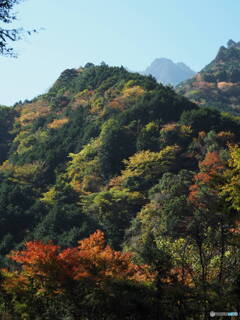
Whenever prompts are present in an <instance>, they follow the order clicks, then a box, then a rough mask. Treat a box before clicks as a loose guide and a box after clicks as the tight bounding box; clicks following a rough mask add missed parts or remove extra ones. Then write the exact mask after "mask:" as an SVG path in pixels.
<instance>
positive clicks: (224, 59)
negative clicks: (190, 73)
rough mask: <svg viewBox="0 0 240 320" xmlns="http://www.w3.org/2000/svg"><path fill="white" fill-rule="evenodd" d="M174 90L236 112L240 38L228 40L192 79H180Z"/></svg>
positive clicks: (201, 102) (239, 87)
mask: <svg viewBox="0 0 240 320" xmlns="http://www.w3.org/2000/svg"><path fill="white" fill-rule="evenodd" d="M177 92H178V93H180V94H184V95H185V96H186V97H187V98H189V99H190V100H192V101H193V102H195V103H197V104H199V105H201V106H211V107H216V108H218V109H219V110H222V111H228V112H231V113H234V114H239V111H240V103H239V98H240V42H237V43H236V42H234V41H233V40H229V41H228V44H227V47H224V46H222V47H221V48H220V49H219V52H218V54H217V56H216V58H215V59H214V60H213V61H212V62H211V63H210V64H208V65H207V66H206V67H205V68H203V69H202V70H201V71H200V72H199V73H197V74H196V75H195V76H194V77H193V78H192V79H190V80H187V81H186V82H183V83H181V84H180V85H179V86H178V87H177Z"/></svg>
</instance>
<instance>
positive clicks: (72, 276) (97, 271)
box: [3, 230, 155, 294]
mask: <svg viewBox="0 0 240 320" xmlns="http://www.w3.org/2000/svg"><path fill="white" fill-rule="evenodd" d="M9 257H10V258H11V259H12V260H13V261H15V262H17V263H20V264H21V265H22V268H21V270H20V271H14V272H7V271H6V270H3V274H4V275H5V280H4V282H3V288H4V289H5V290H6V291H7V292H13V291H14V290H19V286H20V284H21V283H22V287H21V286H20V287H21V290H28V289H29V286H28V285H29V283H30V282H31V281H33V282H34V283H35V285H34V286H35V288H37V293H42V292H48V293H49V294H56V293H62V292H63V291H64V290H65V289H66V285H67V283H68V282H69V281H70V280H71V281H84V279H86V280H88V281H91V282H93V283H95V285H96V286H99V285H103V284H104V282H105V281H107V280H110V279H118V280H131V281H136V282H146V281H147V282H152V281H153V280H154V276H155V275H154V274H153V273H151V272H150V270H149V267H148V266H146V265H144V266H137V265H135V264H133V263H132V262H131V257H132V255H131V254H130V253H122V252H119V251H114V250H113V249H111V248H110V247H109V246H108V245H107V244H106V241H105V239H104V234H103V232H101V231H99V230H98V231H96V232H95V233H94V234H92V235H91V236H90V237H89V238H87V239H84V240H81V241H79V245H78V247H74V248H68V249H65V250H60V248H59V246H57V245H54V244H53V243H48V244H44V243H42V242H39V241H31V242H27V243H26V244H25V249H23V250H20V251H14V252H12V253H11V254H10V256H9Z"/></svg>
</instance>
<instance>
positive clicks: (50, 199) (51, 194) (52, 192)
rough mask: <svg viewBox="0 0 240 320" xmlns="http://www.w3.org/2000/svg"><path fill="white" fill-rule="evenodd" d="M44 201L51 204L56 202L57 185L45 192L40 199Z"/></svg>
mask: <svg viewBox="0 0 240 320" xmlns="http://www.w3.org/2000/svg"><path fill="white" fill-rule="evenodd" d="M40 200H41V201H42V202H45V203H47V204H50V205H54V204H55V203H56V189H55V187H52V188H50V189H49V190H48V191H47V192H45V193H43V197H42V198H41V199H40Z"/></svg>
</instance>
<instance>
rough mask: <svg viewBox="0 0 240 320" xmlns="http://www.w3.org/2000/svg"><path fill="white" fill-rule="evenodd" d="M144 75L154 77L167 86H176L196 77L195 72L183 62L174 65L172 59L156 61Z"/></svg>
mask: <svg viewBox="0 0 240 320" xmlns="http://www.w3.org/2000/svg"><path fill="white" fill-rule="evenodd" d="M141 73H142V74H144V75H152V76H153V77H155V78H156V79H157V81H158V82H161V83H163V84H165V85H168V84H170V85H172V86H176V85H177V84H179V83H180V82H182V81H184V80H186V79H189V78H191V77H192V76H194V74H195V72H194V71H193V70H191V69H190V68H189V67H188V66H187V65H185V64H184V63H182V62H178V63H174V62H173V61H172V60H170V59H166V58H160V59H155V60H154V61H153V62H152V63H151V65H150V66H149V67H147V69H146V70H145V71H143V72H141Z"/></svg>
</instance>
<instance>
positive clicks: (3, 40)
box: [0, 0, 36, 56]
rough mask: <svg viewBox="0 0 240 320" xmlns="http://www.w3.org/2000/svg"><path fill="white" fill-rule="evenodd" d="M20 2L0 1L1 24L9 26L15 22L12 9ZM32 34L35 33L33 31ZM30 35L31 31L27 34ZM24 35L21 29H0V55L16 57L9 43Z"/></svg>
mask: <svg viewBox="0 0 240 320" xmlns="http://www.w3.org/2000/svg"><path fill="white" fill-rule="evenodd" d="M20 2H22V0H0V21H1V22H2V23H3V24H10V23H12V22H13V21H15V20H16V14H15V13H14V12H13V8H14V7H15V5H16V4H18V3H20ZM32 32H36V30H33V31H32ZM27 33H28V34H31V31H28V32H27ZM23 34H24V30H23V29H22V28H12V29H11V28H10V29H9V28H0V54H1V55H7V56H16V53H15V52H14V50H13V48H12V46H11V43H12V42H15V41H17V40H20V39H21V37H22V36H23Z"/></svg>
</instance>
